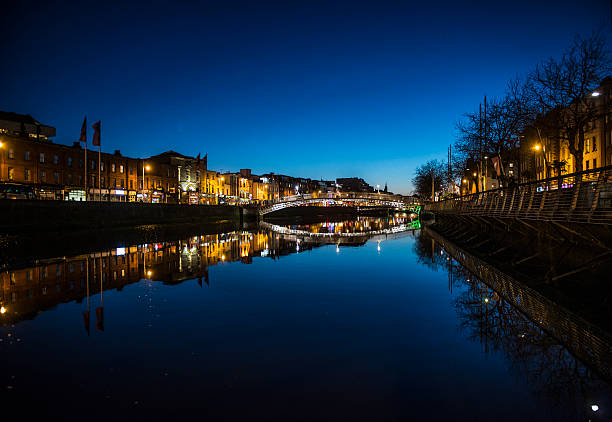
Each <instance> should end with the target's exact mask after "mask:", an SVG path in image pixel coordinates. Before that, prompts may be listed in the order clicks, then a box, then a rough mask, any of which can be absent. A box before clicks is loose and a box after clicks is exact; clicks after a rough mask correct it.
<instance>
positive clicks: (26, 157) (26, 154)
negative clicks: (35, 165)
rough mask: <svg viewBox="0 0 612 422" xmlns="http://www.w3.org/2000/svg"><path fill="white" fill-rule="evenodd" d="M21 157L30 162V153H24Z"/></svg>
mask: <svg viewBox="0 0 612 422" xmlns="http://www.w3.org/2000/svg"><path fill="white" fill-rule="evenodd" d="M23 155H24V158H25V160H26V161H30V151H26V152H25V153H24V154H23Z"/></svg>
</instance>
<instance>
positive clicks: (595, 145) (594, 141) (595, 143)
mask: <svg viewBox="0 0 612 422" xmlns="http://www.w3.org/2000/svg"><path fill="white" fill-rule="evenodd" d="M595 151H597V136H593V152H595ZM593 168H595V165H593Z"/></svg>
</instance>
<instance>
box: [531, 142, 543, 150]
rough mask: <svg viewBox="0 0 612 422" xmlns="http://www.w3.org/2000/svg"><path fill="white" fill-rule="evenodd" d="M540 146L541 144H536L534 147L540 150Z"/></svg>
mask: <svg viewBox="0 0 612 422" xmlns="http://www.w3.org/2000/svg"><path fill="white" fill-rule="evenodd" d="M540 148H542V147H541V146H540V144H536V146H534V147H533V149H535V150H536V151H539V150H540Z"/></svg>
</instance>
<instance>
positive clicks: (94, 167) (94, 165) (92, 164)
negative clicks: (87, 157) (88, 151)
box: [91, 160, 96, 170]
mask: <svg viewBox="0 0 612 422" xmlns="http://www.w3.org/2000/svg"><path fill="white" fill-rule="evenodd" d="M91 169H92V170H95V169H96V162H95V161H94V160H91Z"/></svg>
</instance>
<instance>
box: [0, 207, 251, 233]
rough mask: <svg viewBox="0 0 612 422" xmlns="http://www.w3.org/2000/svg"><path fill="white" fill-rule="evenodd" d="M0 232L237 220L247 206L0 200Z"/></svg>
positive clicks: (114, 227) (246, 212) (37, 231)
mask: <svg viewBox="0 0 612 422" xmlns="http://www.w3.org/2000/svg"><path fill="white" fill-rule="evenodd" d="M0 215H2V219H0V233H3V234H24V233H40V232H64V231H79V230H107V229H117V228H134V227H139V226H144V225H157V224H214V223H227V222H233V223H240V221H242V220H243V219H244V218H245V217H246V218H252V219H255V218H256V217H255V213H254V212H253V211H252V210H250V209H245V208H242V207H237V206H228V205H178V204H147V203H139V202H134V203H125V202H71V201H24V200H19V201H11V200H2V201H0Z"/></svg>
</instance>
